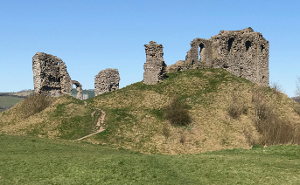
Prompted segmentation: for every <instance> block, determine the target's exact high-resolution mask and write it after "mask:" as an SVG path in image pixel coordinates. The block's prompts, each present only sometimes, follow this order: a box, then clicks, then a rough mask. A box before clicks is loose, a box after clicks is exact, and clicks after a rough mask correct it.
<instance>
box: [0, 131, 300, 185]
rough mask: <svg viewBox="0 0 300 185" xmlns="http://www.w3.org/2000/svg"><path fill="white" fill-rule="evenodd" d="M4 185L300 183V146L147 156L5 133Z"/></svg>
mask: <svg viewBox="0 0 300 185" xmlns="http://www.w3.org/2000/svg"><path fill="white" fill-rule="evenodd" d="M0 143H1V148H0V166H1V168H0V184H164V185H166V184H297V183H299V182H300V176H299V168H300V157H299V155H298V154H299V152H300V147H299V146H292V145H281V146H272V147H268V148H262V147H256V148H255V149H248V150H245V149H233V150H223V151H217V152H207V153H202V154H186V155H175V156H174V155H157V154H155V155H145V154H141V153H138V152H132V151H129V150H124V149H120V148H119V149H117V148H111V147H107V146H100V145H91V144H86V143H77V142H70V141H64V140H51V139H41V138H36V137H28V136H26V137H25V136H6V135H0Z"/></svg>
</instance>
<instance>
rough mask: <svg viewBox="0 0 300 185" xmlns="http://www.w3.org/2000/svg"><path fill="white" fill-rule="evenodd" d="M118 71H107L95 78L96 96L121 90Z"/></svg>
mask: <svg viewBox="0 0 300 185" xmlns="http://www.w3.org/2000/svg"><path fill="white" fill-rule="evenodd" d="M119 82H120V75H119V71H118V69H110V68H108V69H105V70H102V71H100V72H99V73H98V74H97V75H96V76H95V96H98V95H99V94H103V93H106V92H110V91H114V90H117V89H119Z"/></svg>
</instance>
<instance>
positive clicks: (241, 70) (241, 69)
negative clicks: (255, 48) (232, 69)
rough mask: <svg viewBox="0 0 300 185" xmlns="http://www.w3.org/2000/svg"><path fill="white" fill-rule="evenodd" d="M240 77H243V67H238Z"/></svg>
mask: <svg viewBox="0 0 300 185" xmlns="http://www.w3.org/2000/svg"><path fill="white" fill-rule="evenodd" d="M240 77H243V68H242V67H240Z"/></svg>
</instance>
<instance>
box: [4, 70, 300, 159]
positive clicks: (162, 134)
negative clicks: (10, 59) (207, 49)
mask: <svg viewBox="0 0 300 185" xmlns="http://www.w3.org/2000/svg"><path fill="white" fill-rule="evenodd" d="M174 98H177V99H178V100H179V101H181V102H183V103H185V104H187V107H188V113H189V115H190V116H191V118H192V122H191V124H189V125H188V126H174V125H171V124H170V123H169V122H168V121H167V120H166V119H165V108H166V107H167V106H168V105H170V103H171V102H172V100H173V99H174ZM53 101H54V103H53V104H52V105H51V106H49V107H48V108H47V109H45V110H44V111H42V112H40V113H37V114H35V115H33V116H30V117H29V118H26V119H24V117H22V110H21V109H22V102H21V103H19V104H18V105H16V106H15V107H14V108H12V109H11V110H9V111H6V112H4V113H2V114H0V130H1V132H2V133H6V134H30V135H38V136H40V137H54V138H56V137H58V138H63V139H72V140H74V139H78V138H80V137H83V136H85V135H88V134H90V133H93V132H95V131H97V130H98V129H99V127H100V126H99V125H98V126H96V125H97V122H98V119H99V118H100V117H101V114H102V113H103V112H102V111H104V112H105V120H104V123H102V124H101V127H103V128H105V131H103V132H101V133H99V134H96V135H93V136H91V137H88V138H86V139H85V141H88V142H92V143H100V144H111V145H116V146H121V147H123V148H127V149H132V150H138V151H141V152H144V153H164V154H179V153H198V152H204V151H212V150H221V149H229V148H249V147H251V146H252V145H253V144H266V145H270V144H278V143H280V142H273V143H272V142H271V141H272V140H274V141H275V140H276V141H277V140H278V138H269V139H268V138H267V136H268V133H271V132H274V130H275V131H276V133H277V132H278V131H277V130H278V129H277V127H278V126H277V127H276V129H277V130H276V129H273V130H269V131H268V132H267V131H265V130H266V128H267V127H264V125H266V124H267V125H269V123H281V122H282V120H284V125H291V126H292V127H293V130H297V129H298V127H299V124H300V123H299V122H300V117H299V114H298V113H297V112H299V111H298V110H300V109H299V105H298V104H297V103H295V102H294V101H293V100H291V99H290V98H288V97H287V96H286V95H284V94H282V93H279V92H277V91H274V90H272V89H271V88H269V87H268V88H262V87H259V86H258V85H256V84H253V83H251V82H250V81H248V80H245V79H243V78H239V77H236V76H233V75H231V74H230V73H228V72H227V71H224V70H222V69H202V70H189V71H184V72H176V73H170V74H168V78H167V79H166V80H165V81H164V82H162V83H160V84H158V85H145V84H143V83H142V82H138V83H135V84H132V85H129V86H127V87H125V88H122V89H119V90H117V91H114V92H110V93H105V94H102V95H99V96H97V97H94V98H92V99H88V100H86V102H84V101H80V100H77V99H75V98H73V97H70V96H63V97H59V98H53ZM274 115H275V116H274ZM271 117H275V118H276V119H271ZM279 127H280V126H279ZM288 128H289V129H290V127H288ZM294 128H295V129H294ZM166 133H167V134H166ZM274 133H275V132H274ZM275 135H278V134H275ZM279 135H280V134H279ZM281 135H285V134H284V133H281ZM279 139H280V138H279ZM289 142H291V143H297V142H298V140H297V141H296V139H295V138H294V136H291V138H289V139H288V140H287V141H286V143H289Z"/></svg>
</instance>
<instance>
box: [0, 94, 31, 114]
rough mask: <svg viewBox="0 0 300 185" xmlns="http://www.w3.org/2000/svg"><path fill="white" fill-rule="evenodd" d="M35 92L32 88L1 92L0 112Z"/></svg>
mask: <svg viewBox="0 0 300 185" xmlns="http://www.w3.org/2000/svg"><path fill="white" fill-rule="evenodd" d="M32 94H33V91H32V90H29V91H20V92H13V93H0V112H3V111H5V110H7V109H9V108H11V107H12V106H14V105H15V104H17V103H19V102H20V101H22V100H23V99H24V98H26V97H28V96H30V95H32Z"/></svg>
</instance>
